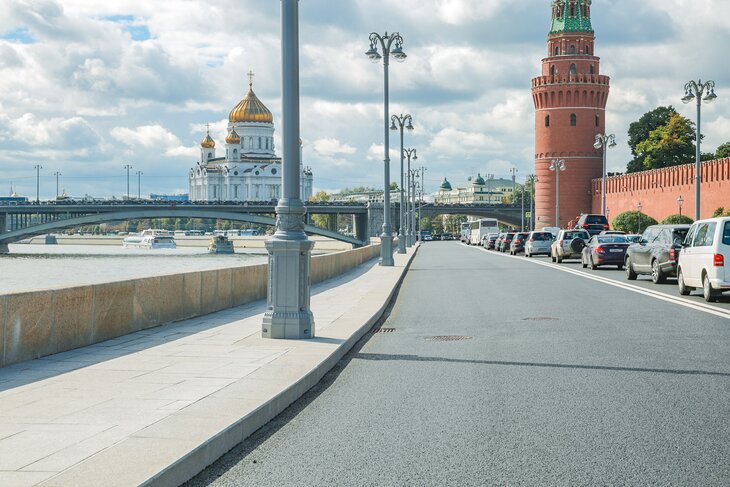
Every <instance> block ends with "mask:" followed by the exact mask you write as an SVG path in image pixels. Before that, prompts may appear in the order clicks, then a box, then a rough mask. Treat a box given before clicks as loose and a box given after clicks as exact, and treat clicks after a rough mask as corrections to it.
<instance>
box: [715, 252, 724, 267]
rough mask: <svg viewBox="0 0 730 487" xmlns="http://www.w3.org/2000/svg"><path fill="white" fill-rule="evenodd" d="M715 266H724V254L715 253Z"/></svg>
mask: <svg viewBox="0 0 730 487" xmlns="http://www.w3.org/2000/svg"><path fill="white" fill-rule="evenodd" d="M715 267H725V256H723V255H722V254H715Z"/></svg>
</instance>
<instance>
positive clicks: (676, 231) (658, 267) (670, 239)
mask: <svg viewBox="0 0 730 487" xmlns="http://www.w3.org/2000/svg"><path fill="white" fill-rule="evenodd" d="M689 227H690V225H654V226H651V227H649V228H647V229H646V231H644V234H643V235H642V236H641V240H639V242H638V243H634V244H631V245H630V246H629V249H628V251H627V252H626V277H628V279H629V280H630V281H634V280H636V276H638V275H639V274H650V275H651V280H652V281H654V283H655V284H660V283H662V282H665V281H666V280H667V277H670V276H671V277H677V261H679V252H680V250H682V242H684V238H685V237H686V236H687V232H688V231H689Z"/></svg>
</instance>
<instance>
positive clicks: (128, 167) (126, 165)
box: [124, 164, 132, 201]
mask: <svg viewBox="0 0 730 487" xmlns="http://www.w3.org/2000/svg"><path fill="white" fill-rule="evenodd" d="M124 169H126V170H127V201H129V170H130V169H132V166H131V165H130V164H125V165H124Z"/></svg>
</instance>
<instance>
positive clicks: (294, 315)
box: [261, 237, 314, 339]
mask: <svg viewBox="0 0 730 487" xmlns="http://www.w3.org/2000/svg"><path fill="white" fill-rule="evenodd" d="M313 247H314V242H313V241H311V240H307V239H306V237H305V239H304V240H281V239H277V238H276V237H274V239H272V240H269V241H267V242H266V250H267V251H268V252H269V288H268V308H267V310H266V313H264V320H263V323H262V325H261V336H262V337H264V338H278V339H302V338H314V316H313V315H312V311H311V309H310V283H309V266H310V260H311V253H312V248H313Z"/></svg>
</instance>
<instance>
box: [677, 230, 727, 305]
mask: <svg viewBox="0 0 730 487" xmlns="http://www.w3.org/2000/svg"><path fill="white" fill-rule="evenodd" d="M677 281H678V283H679V293H680V294H682V295H683V296H687V295H689V293H691V292H692V291H693V290H695V289H697V288H702V291H703V294H704V297H705V301H707V302H713V301H717V299H718V298H719V297H720V295H721V294H722V293H723V292H724V291H730V218H728V217H725V218H711V219H708V220H700V221H697V222H695V223H693V224H692V227H690V229H689V232H688V233H687V237H686V238H685V240H684V243H683V245H682V252H681V253H680V254H679V264H678V268H677Z"/></svg>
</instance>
